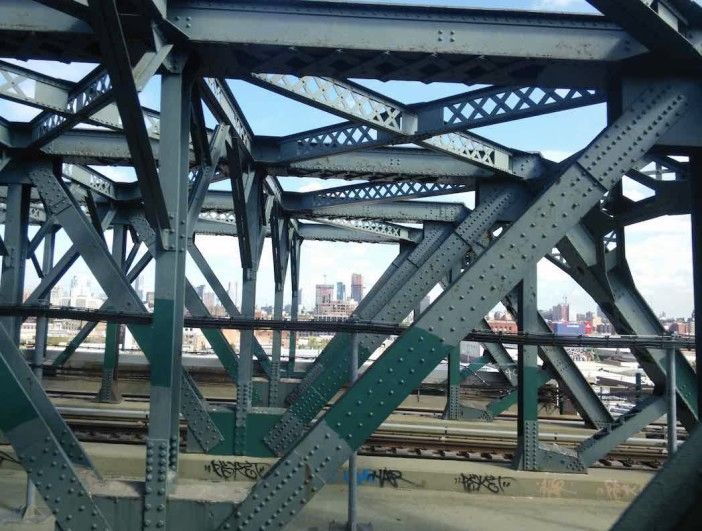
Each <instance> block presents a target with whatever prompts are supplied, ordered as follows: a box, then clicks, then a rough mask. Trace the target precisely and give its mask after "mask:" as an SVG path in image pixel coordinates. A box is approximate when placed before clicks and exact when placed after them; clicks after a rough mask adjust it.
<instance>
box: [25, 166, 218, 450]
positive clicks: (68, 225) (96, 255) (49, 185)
mask: <svg viewBox="0 0 702 531" xmlns="http://www.w3.org/2000/svg"><path fill="white" fill-rule="evenodd" d="M28 174H29V177H30V180H31V181H32V184H34V186H35V187H36V188H37V190H38V191H39V194H40V196H41V197H42V198H43V200H44V203H45V207H46V208H47V210H48V211H49V212H51V213H52V214H53V215H54V216H56V220H57V222H58V223H60V224H61V226H62V227H63V228H64V229H65V231H66V233H67V234H68V236H69V237H70V238H71V240H72V241H73V243H74V246H75V255H76V258H77V255H78V252H80V256H81V257H82V258H83V259H84V260H85V262H86V264H87V265H88V267H90V270H91V271H92V272H93V275H94V276H95V279H96V280H97V281H98V283H99V284H100V286H101V287H102V289H103V290H104V292H105V293H106V294H107V296H108V299H109V301H110V302H109V303H110V305H111V307H112V308H115V309H122V310H123V311H135V312H140V311H141V312H145V311H146V309H145V308H144V306H143V305H142V303H141V301H140V300H139V298H138V297H137V296H136V294H135V292H134V290H133V288H132V287H131V285H130V282H129V281H128V280H127V278H126V277H125V276H124V273H123V272H122V270H121V268H120V267H119V266H118V265H117V264H116V263H115V261H114V260H113V258H112V256H111V255H110V253H109V251H108V249H107V246H106V245H105V242H104V240H103V239H102V238H100V236H99V235H98V234H97V232H96V231H95V228H94V227H93V226H92V224H91V223H90V222H89V221H88V220H87V218H86V217H85V215H84V214H83V213H82V212H81V211H80V208H79V206H78V204H77V203H76V202H75V200H74V199H73V198H72V197H71V196H70V195H69V193H68V191H67V190H66V188H65V185H64V184H63V182H62V181H61V179H60V178H58V177H56V176H54V175H53V174H52V171H51V168H50V167H48V166H47V165H40V166H38V165H36V164H35V165H33V166H31V167H30V168H29V169H28ZM67 254H68V253H67ZM59 262H60V261H59ZM57 266H58V264H57ZM55 268H56V267H55ZM49 289H50V288H49ZM129 329H130V331H131V332H132V334H133V335H134V337H135V338H136V340H137V341H138V342H139V345H140V346H141V348H142V350H143V351H144V353H145V354H146V356H147V358H152V357H153V347H154V345H153V343H152V342H151V340H150V335H151V330H149V328H148V327H144V326H140V325H131V326H130V327H129ZM182 378H183V385H182V388H181V392H182V393H183V398H184V399H183V404H184V405H183V409H182V413H183V415H184V416H185V417H186V418H187V419H189V420H190V425H191V426H190V427H191V429H192V430H193V433H195V434H196V437H198V439H200V443H201V444H202V446H203V448H208V447H212V446H214V445H215V444H216V443H217V442H218V441H219V439H220V438H221V435H220V434H219V432H218V431H217V429H216V428H215V426H214V424H212V421H211V420H210V418H209V415H208V414H207V411H206V410H205V406H204V403H203V402H202V401H201V400H200V398H199V397H198V394H197V393H196V391H195V390H194V388H193V386H192V384H191V383H190V380H189V379H188V377H187V375H186V374H185V371H183V372H182Z"/></svg>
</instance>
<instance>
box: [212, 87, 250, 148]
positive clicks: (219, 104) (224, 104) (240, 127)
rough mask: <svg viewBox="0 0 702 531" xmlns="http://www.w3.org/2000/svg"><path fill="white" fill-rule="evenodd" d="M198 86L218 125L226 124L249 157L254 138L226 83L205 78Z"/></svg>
mask: <svg viewBox="0 0 702 531" xmlns="http://www.w3.org/2000/svg"><path fill="white" fill-rule="evenodd" d="M198 86H199V87H200V90H201V93H202V97H203V99H204V101H205V103H206V104H207V107H208V108H209V109H210V112H212V114H213V115H214V117H215V119H216V120H217V121H218V122H219V123H226V124H228V125H229V127H231V129H232V131H233V133H234V136H235V138H236V139H237V140H238V143H239V146H240V147H241V148H242V149H244V150H245V152H246V153H247V154H248V156H249V157H250V156H251V150H252V145H253V137H254V135H253V131H252V130H251V126H250V125H249V123H248V122H247V121H246V117H245V116H244V113H243V112H242V111H241V108H240V107H239V104H238V103H237V102H236V99H235V98H234V95H233V94H232V92H231V90H230V89H229V85H227V82H226V81H225V80H222V79H215V78H211V77H206V78H203V79H202V80H201V81H199V82H198Z"/></svg>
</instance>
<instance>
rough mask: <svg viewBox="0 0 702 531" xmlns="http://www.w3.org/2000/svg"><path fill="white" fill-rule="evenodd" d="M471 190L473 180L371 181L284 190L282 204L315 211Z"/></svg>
mask: <svg viewBox="0 0 702 531" xmlns="http://www.w3.org/2000/svg"><path fill="white" fill-rule="evenodd" d="M473 190H475V183H474V182H465V183H455V184H454V183H442V182H425V181H399V182H371V183H363V184H353V185H351V186H340V187H337V188H325V189H322V190H317V191H314V192H304V193H296V192H285V193H284V194H283V206H284V207H285V208H286V209H293V210H296V211H298V212H301V211H304V210H305V209H306V208H310V209H312V208H314V209H317V211H319V209H321V208H322V207H326V206H334V205H347V204H350V203H352V204H354V205H359V204H367V203H382V202H386V201H388V200H390V199H407V198H420V197H432V196H436V195H447V194H456V193H462V192H470V191H473Z"/></svg>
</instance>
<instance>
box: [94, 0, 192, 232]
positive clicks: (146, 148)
mask: <svg viewBox="0 0 702 531" xmlns="http://www.w3.org/2000/svg"><path fill="white" fill-rule="evenodd" d="M88 5H89V6H90V10H91V14H92V23H93V26H94V29H95V31H96V33H97V35H98V37H99V41H100V50H101V51H102V56H103V61H104V63H105V67H106V69H107V72H109V81H110V84H111V87H114V91H113V96H114V98H115V100H116V102H117V107H118V108H119V112H120V116H121V117H122V124H123V127H124V130H125V133H126V137H127V143H128V144H129V151H130V153H131V155H132V163H133V165H134V169H135V170H136V174H137V178H138V181H139V188H140V190H141V196H142V198H143V201H144V211H145V213H146V216H147V219H148V220H149V222H150V223H151V224H152V225H153V226H154V228H156V229H158V230H167V229H169V228H171V222H170V219H169V215H168V211H167V208H166V200H165V198H164V195H163V191H162V189H161V187H160V186H159V176H158V172H157V170H156V161H155V160H154V156H153V153H152V151H151V144H150V142H149V135H148V133H147V131H146V125H145V124H144V120H143V117H142V112H141V104H140V102H139V95H138V88H137V83H136V81H135V75H134V72H133V71H132V68H131V64H130V60H129V52H128V50H127V44H126V42H125V37H124V32H123V30H122V23H121V21H120V18H119V13H118V12H117V6H116V5H115V2H114V0H106V1H101V0H89V1H88ZM169 51H170V46H163V47H161V48H160V49H159V51H158V52H156V53H155V54H153V57H151V60H152V65H153V63H156V65H157V66H158V65H160V64H161V62H162V61H163V59H164V58H165V57H166V55H168V52H169ZM153 73H154V69H153V66H152V69H147V70H146V72H141V74H146V75H145V76H144V77H145V78H146V79H148V78H149V77H151V75H152V74H153ZM186 147H187V143H186ZM186 156H187V150H186Z"/></svg>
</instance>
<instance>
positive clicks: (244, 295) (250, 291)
mask: <svg viewBox="0 0 702 531" xmlns="http://www.w3.org/2000/svg"><path fill="white" fill-rule="evenodd" d="M255 313H256V267H253V268H251V269H244V272H243V275H242V286H241V315H242V316H243V317H254V315H255ZM253 344H254V331H253V330H242V331H241V337H240V341H239V370H238V372H237V379H236V427H235V429H234V454H236V455H244V454H245V453H246V439H247V436H246V432H247V430H246V423H247V422H248V415H249V410H250V409H251V403H252V391H253V389H252V383H251V377H252V375H253Z"/></svg>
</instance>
